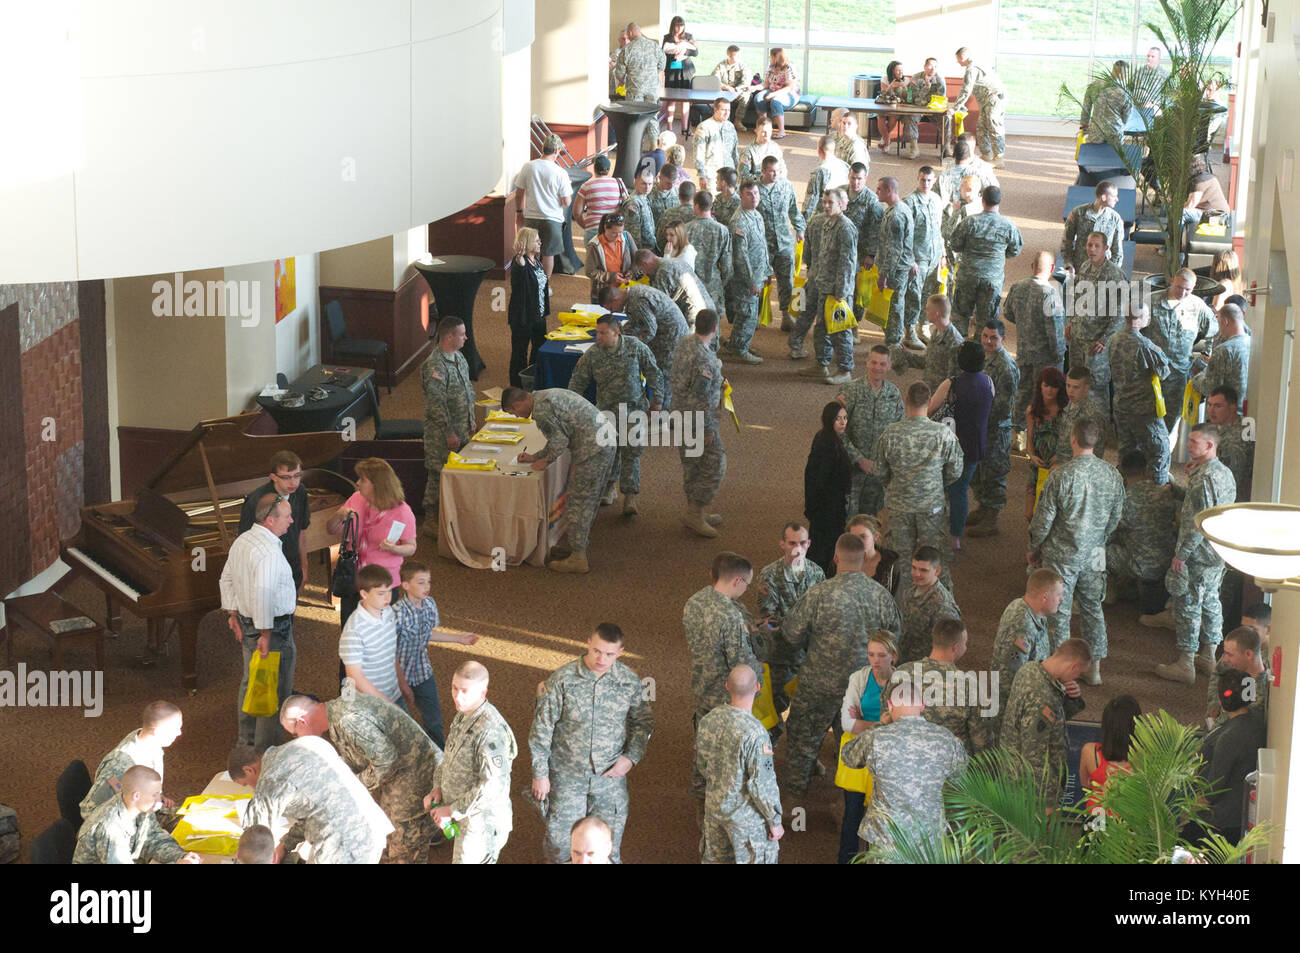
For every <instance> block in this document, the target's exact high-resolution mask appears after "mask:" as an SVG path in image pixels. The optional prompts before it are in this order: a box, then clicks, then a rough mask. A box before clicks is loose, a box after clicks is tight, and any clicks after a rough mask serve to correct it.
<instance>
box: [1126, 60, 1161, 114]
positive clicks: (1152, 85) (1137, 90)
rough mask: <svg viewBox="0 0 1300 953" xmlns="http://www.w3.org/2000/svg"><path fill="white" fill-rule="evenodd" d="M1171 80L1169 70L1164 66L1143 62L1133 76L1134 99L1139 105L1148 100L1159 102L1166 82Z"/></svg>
mask: <svg viewBox="0 0 1300 953" xmlns="http://www.w3.org/2000/svg"><path fill="white" fill-rule="evenodd" d="M1168 81H1169V70H1167V69H1165V68H1164V67H1163V66H1147V65H1146V64H1145V63H1143V64H1142V65H1141V66H1139V67H1138V70H1137V73H1135V74H1134V76H1133V101H1134V102H1136V103H1137V104H1138V105H1139V106H1141V105H1144V104H1145V103H1148V102H1155V103H1158V102H1160V100H1161V98H1162V97H1161V93H1162V91H1163V90H1164V88H1165V83H1167V82H1168Z"/></svg>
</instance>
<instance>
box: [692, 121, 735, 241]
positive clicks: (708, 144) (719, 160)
mask: <svg viewBox="0 0 1300 953" xmlns="http://www.w3.org/2000/svg"><path fill="white" fill-rule="evenodd" d="M694 136H695V171H696V172H697V173H698V174H699V177H700V178H701V179H703V180H704V185H705V188H707V189H708V190H709V191H710V192H711V191H713V183H714V179H716V178H717V175H718V170H719V169H727V168H730V169H734V168H736V166H738V165H740V144H739V143H738V142H737V141H736V127H735V126H733V125H732V124H731V123H730V122H718V120H716V119H714V118H713V117H712V116H710V117H709V118H708V119H706V120H704V122H702V123H700V124H699V125H698V126H696V127H695V132H694ZM692 244H694V242H692Z"/></svg>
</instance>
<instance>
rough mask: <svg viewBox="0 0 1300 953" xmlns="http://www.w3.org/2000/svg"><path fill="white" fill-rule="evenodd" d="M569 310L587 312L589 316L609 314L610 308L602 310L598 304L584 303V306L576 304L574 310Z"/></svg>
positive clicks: (571, 309)
mask: <svg viewBox="0 0 1300 953" xmlns="http://www.w3.org/2000/svg"><path fill="white" fill-rule="evenodd" d="M569 310H570V311H585V312H587V313H588V314H609V308H602V307H601V306H600V305H598V304H587V303H586V302H583V303H582V304H575V305H574V306H573V307H572V308H570V309H569Z"/></svg>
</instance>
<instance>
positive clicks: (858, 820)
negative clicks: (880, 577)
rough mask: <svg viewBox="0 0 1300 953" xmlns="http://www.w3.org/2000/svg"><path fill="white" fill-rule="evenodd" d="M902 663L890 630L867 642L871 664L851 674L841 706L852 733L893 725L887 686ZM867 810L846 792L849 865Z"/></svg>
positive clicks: (843, 829)
mask: <svg viewBox="0 0 1300 953" xmlns="http://www.w3.org/2000/svg"><path fill="white" fill-rule="evenodd" d="M897 662H898V645H897V643H895V642H894V636H893V634H892V633H891V632H889V631H888V630H886V629H881V630H880V631H879V632H876V633H874V634H873V635H872V636H871V638H870V639H869V640H868V641H867V666H866V667H865V668H862V669H859V670H858V671H856V672H854V673H853V674H852V675H850V676H849V687H848V690H847V691H846V692H845V693H844V704H843V705H842V706H841V708H840V726H841V727H842V728H843V729H844V730H845V731H847V732H849V733H850V734H855V735H858V734H861V733H862V732H864V731H866V730H867V729H868V728H875V727H876V726H878V725H887V724H889V721H890V717H889V705H888V704H887V701H888V699H886V697H885V689H886V687H887V686H888V685H889V679H890V678H891V677H892V676H893V674H894V665H895V664H897ZM866 813H867V799H866V798H865V797H863V796H862V794H861V793H860V792H858V791H845V792H844V821H843V823H842V824H840V853H839V859H838V861H837V862H838V863H841V864H847V863H848V862H849V861H850V860H852V859H853V855H854V854H856V853H857V852H858V828H859V827H861V826H862V818H863V817H865V816H866Z"/></svg>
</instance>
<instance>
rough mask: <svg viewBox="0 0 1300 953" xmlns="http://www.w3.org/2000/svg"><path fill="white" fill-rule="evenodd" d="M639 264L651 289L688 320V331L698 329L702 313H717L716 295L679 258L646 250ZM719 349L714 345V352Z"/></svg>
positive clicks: (641, 252)
mask: <svg viewBox="0 0 1300 953" xmlns="http://www.w3.org/2000/svg"><path fill="white" fill-rule="evenodd" d="M636 264H637V267H638V268H640V269H641V272H642V273H643V274H646V275H649V276H650V286H651V287H652V288H658V289H659V290H660V291H662V292H663V293H664V294H666V295H668V297H670V298H672V299H673V301H674V302H675V303H676V305H677V307H678V309H680V311H681V312H682V317H683V318H685V319H686V327H687V328H689V329H691V330H694V329H695V319H696V317H697V316H698V315H699V313H700V312H701V311H714V312H716V310H717V309H716V308H715V307H714V301H713V296H712V295H711V294H709V290H708V289H707V288H705V287H704V282H702V281H701V280H700V279H699V276H698V275H696V274H695V272H694V271H693V270H692V269H691V266H690V265H688V264H686V262H684V261H682V260H681V259H680V258H660V257H658V256H656V255H655V253H654V252H652V251H648V250H646V249H644V248H643V249H641V250H640V251H638V252H637V253H636ZM717 349H718V348H717V345H716V344H715V345H714V346H713V350H715V351H716V350H717ZM670 388H671V385H670Z"/></svg>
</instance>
